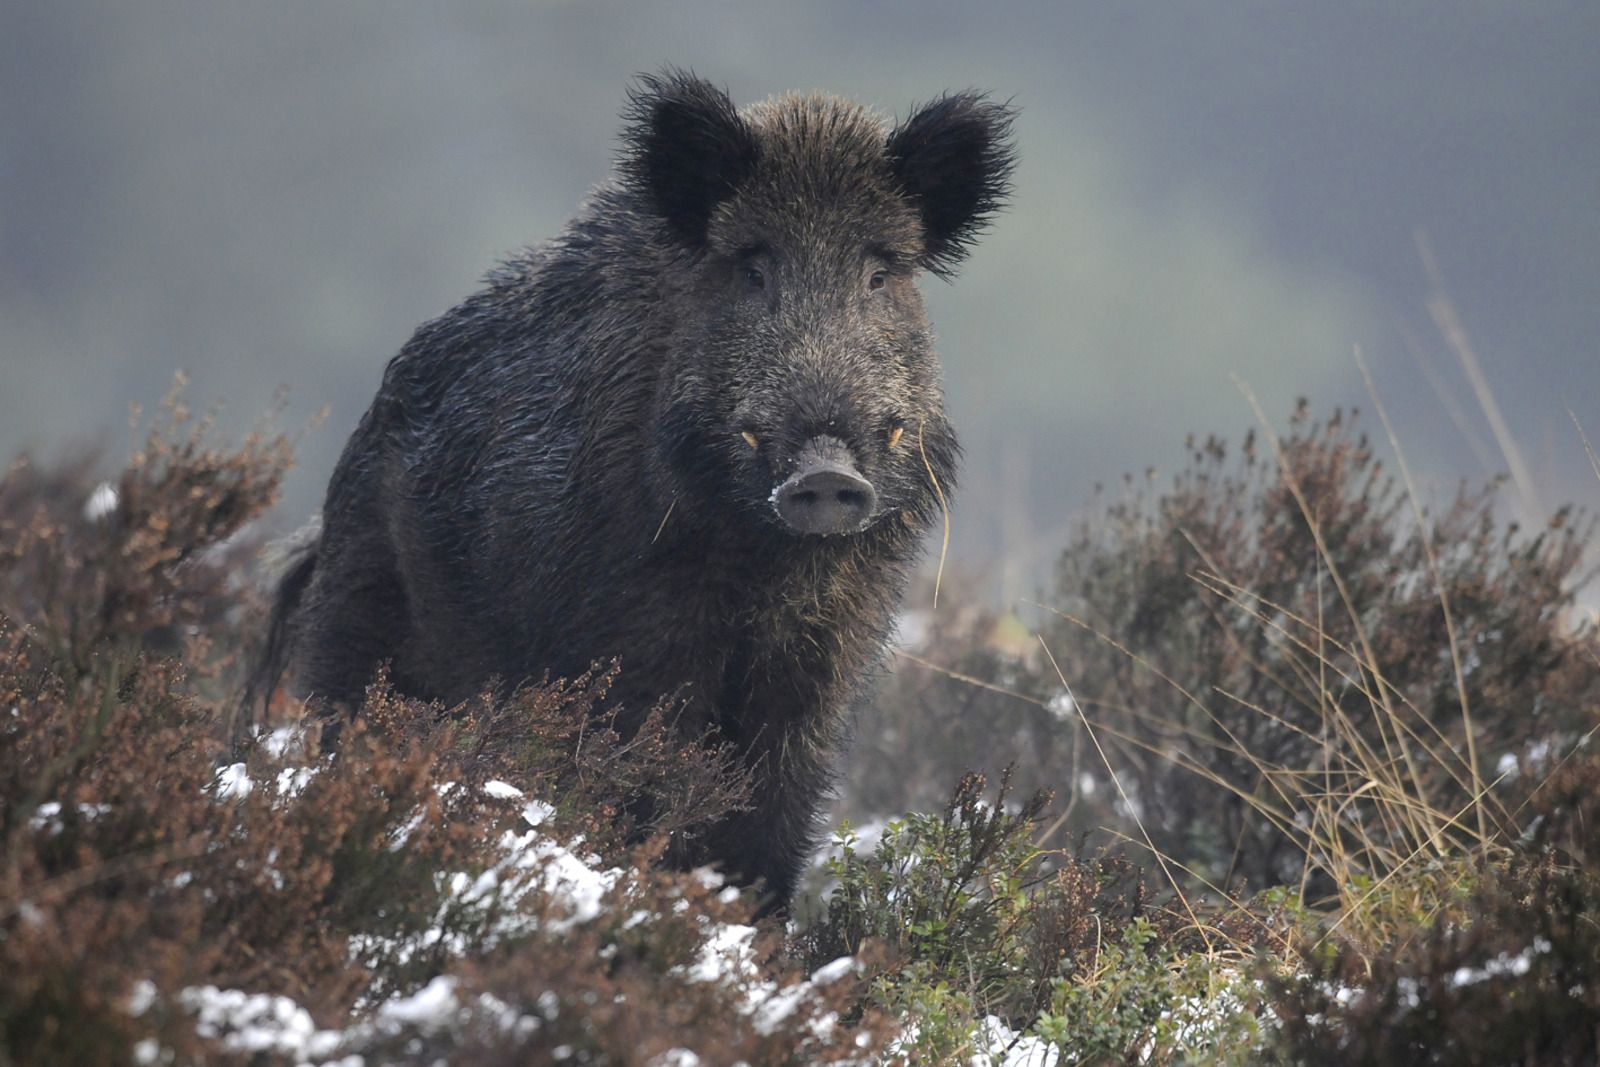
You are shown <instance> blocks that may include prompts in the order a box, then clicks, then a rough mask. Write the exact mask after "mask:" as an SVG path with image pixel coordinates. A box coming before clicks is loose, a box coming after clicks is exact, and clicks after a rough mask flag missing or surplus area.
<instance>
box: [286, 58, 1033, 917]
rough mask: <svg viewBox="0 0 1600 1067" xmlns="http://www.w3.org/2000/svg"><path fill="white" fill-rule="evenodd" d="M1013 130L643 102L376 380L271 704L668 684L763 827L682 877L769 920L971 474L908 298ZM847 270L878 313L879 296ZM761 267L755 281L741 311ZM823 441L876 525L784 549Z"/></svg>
mask: <svg viewBox="0 0 1600 1067" xmlns="http://www.w3.org/2000/svg"><path fill="white" fill-rule="evenodd" d="M1010 117H1011V116H1010V112H1009V111H1008V110H1007V109H1006V108H1004V107H1001V106H1000V105H996V104H992V103H989V102H987V101H985V100H984V99H983V98H982V97H980V96H977V95H973V94H963V95H959V96H951V97H945V98H941V99H940V100H938V101H935V103H934V104H933V105H930V106H929V108H927V109H923V110H922V111H919V112H918V113H917V114H916V115H915V116H914V117H913V118H912V119H910V120H909V121H908V122H907V123H906V124H903V125H902V126H901V127H899V128H898V129H897V130H895V131H890V130H889V129H887V128H886V126H885V125H884V124H883V123H882V122H881V120H879V119H878V118H877V117H876V116H874V115H873V114H871V113H870V112H867V111H865V110H863V109H861V108H859V107H856V106H855V105H852V104H849V103H847V102H844V101H841V100H838V99H836V98H833V97H827V96H804V97H802V96H785V97H780V98H776V99H774V100H770V101H767V102H765V103H762V104H759V105H756V106H754V107H752V108H750V109H748V110H747V111H745V112H742V113H741V112H738V111H736V110H735V109H734V108H733V106H732V105H731V104H730V103H729V102H728V100H727V98H726V96H725V95H724V94H722V93H721V92H720V91H719V90H717V89H715V88H713V87H711V86H710V85H708V84H707V83H705V82H703V81H701V80H699V79H697V78H694V77H693V76H691V75H687V74H683V73H679V72H672V71H669V72H667V73H665V74H663V75H660V76H657V77H646V78H642V79H640V81H639V83H638V84H637V85H636V87H635V89H634V91H633V93H632V95H631V97H630V103H629V107H628V110H627V113H626V115H625V119H626V122H627V126H626V128H625V133H624V153H623V156H622V159H621V160H620V164H619V168H618V177H617V178H616V179H615V180H613V181H612V182H610V183H608V184H607V185H604V186H602V187H601V188H600V189H599V190H597V191H596V192H595V193H594V194H593V196H592V197H591V199H590V200H589V201H588V203H587V204H586V205H585V206H584V207H583V209H582V211H581V212H580V214H579V215H578V217H577V218H576V219H575V220H574V221H573V222H572V223H571V224H570V225H569V226H568V227H567V229H566V231H565V232H564V233H563V234H562V235H561V236H559V237H557V238H556V239H554V240H553V241H551V242H549V243H548V244H546V245H544V246H542V247H539V248H536V249H532V250H529V251H527V252H525V253H523V254H521V255H519V256H517V257H515V258H513V259H512V260H511V261H509V262H507V263H505V264H504V265H503V266H502V267H501V268H500V269H499V270H497V271H496V272H495V273H494V274H493V275H492V276H491V277H490V278H489V280H488V284H487V286H486V288H484V289H483V290H482V291H481V292H479V293H477V294H476V295H474V296H472V297H471V298H469V299H468V300H467V301H466V302H464V303H463V304H461V305H460V306H459V307H457V308H455V309H453V310H451V311H449V312H447V313H445V314H444V315H442V316H441V317H439V318H437V319H435V320H433V321H432V322H430V323H428V324H426V325H424V326H423V327H422V328H421V329H419V330H418V331H417V333H416V335H415V336H414V337H413V338H412V339H411V340H410V342H409V343H407V344H406V346H405V347H404V349H403V350H402V351H401V352H400V354H399V355H398V356H397V357H396V358H395V359H394V360H393V361H391V363H390V364H389V366H388V369H387V370H386V372H385V374H384V377H383V384H382V387H381V388H380V390H379V392H378V396H377V398H376V399H375V400H374V402H373V404H372V406H371V408H370V409H369V410H368V411H367V413H366V415H365V417H364V418H363V419H362V421H361V424H360V426H359V428H358V429H357V430H356V432H355V434H354V435H353V436H352V437H351V439H350V442H349V444H348V445H347V446H346V448H345V451H344V453H343V455H342V457H341V458H340V460H339V463H338V466H337V468H336V469H335V471H334V474H333V478H332V481H331V483H330V485H329V488H328V495H327V500H326V505H325V507H324V510H323V531H322V534H321V537H320V539H319V540H318V542H317V544H316V545H315V547H314V548H313V549H310V550H308V551H306V552H305V553H303V554H302V555H301V556H300V557H298V558H297V560H296V561H295V562H294V563H293V565H292V566H291V569H290V570H289V571H288V573H287V576H286V578H285V580H284V582H283V585H282V587H281V590H280V597H279V602H278V605H277V607H276V609H275V612H274V619H273V627H272V635H273V636H272V638H271V641H270V644H269V654H268V656H267V658H266V660H265V661H264V663H263V667H262V674H261V676H260V678H261V679H263V680H265V686H264V687H265V688H267V689H270V688H271V686H272V685H273V684H275V683H276V681H277V678H278V676H279V674H280V673H286V675H287V677H288V679H289V680H290V683H291V685H292V687H293V688H294V689H295V690H296V691H297V692H299V693H301V694H304V695H306V696H308V697H311V698H314V699H317V700H321V701H323V702H325V703H326V704H327V705H328V706H329V707H330V708H346V709H348V708H354V707H357V706H359V704H360V701H361V698H362V694H363V691H364V688H365V687H366V686H367V684H368V683H369V682H371V680H372V678H373V676H374V673H375V672H376V671H377V669H378V668H379V667H380V666H381V665H383V664H385V663H387V664H389V665H390V670H391V677H392V679H393V682H394V684H395V685H396V686H397V687H398V688H399V689H400V690H402V691H403V692H406V693H409V694H413V695H416V696H420V697H425V698H433V699H439V700H443V701H446V702H453V701H457V700H461V699H465V698H466V697H469V696H471V695H473V694H475V693H477V692H479V691H481V690H482V689H483V687H484V686H485V685H486V684H488V683H490V682H491V681H495V682H496V683H497V684H498V685H500V686H501V687H502V689H508V688H510V687H514V686H516V685H519V684H522V683H524V682H527V681H529V680H536V679H538V678H540V677H541V676H543V675H544V674H545V673H546V672H549V673H550V674H551V675H553V676H571V675H575V674H578V673H580V672H582V671H584V670H585V669H587V668H588V667H589V666H590V665H591V664H592V663H594V662H596V661H605V660H609V659H611V658H612V657H617V658H619V659H620V661H621V667H622V671H621V675H620V679H619V683H618V685H617V687H616V688H615V689H614V690H613V691H612V694H611V702H612V706H614V707H620V708H621V709H622V710H621V714H622V717H623V721H624V723H625V724H627V723H630V722H633V721H636V720H637V717H639V716H640V715H642V714H644V713H645V712H646V711H647V710H648V709H649V708H650V707H651V706H653V705H654V704H655V703H656V702H657V701H658V700H659V699H660V698H662V697H663V696H664V695H667V694H675V695H676V696H677V698H678V699H679V700H681V701H682V704H683V713H682V716H681V720H680V721H681V723H682V725H683V728H684V729H685V730H686V731H688V732H689V733H692V734H695V735H702V734H710V735H712V736H714V737H717V738H719V739H722V740H725V741H729V742H732V743H733V745H734V746H736V749H737V751H739V752H740V753H741V754H742V758H743V759H744V761H745V763H746V765H747V766H748V767H749V768H750V770H751V772H752V774H753V776H754V784H755V789H754V798H755V800H754V807H753V808H752V809H751V810H750V811H748V812H744V813H741V814H739V815H737V816H735V817H733V818H731V819H730V820H728V821H727V822H726V823H725V824H723V825H722V826H720V827H718V828H717V829H716V830H715V831H714V832H713V833H712V834H711V835H710V836H709V837H708V838H707V839H706V840H704V841H702V842H699V843H698V845H697V846H695V847H693V848H691V849H689V850H687V851H685V852H683V853H681V854H680V856H679V859H680V860H681V861H682V862H685V863H697V862H705V861H714V862H718V863H720V864H722V865H723V866H724V867H725V868H726V869H727V870H728V871H729V872H730V873H731V874H733V875H734V876H735V877H736V878H738V879H740V880H741V881H745V882H752V881H756V880H762V881H764V883H765V885H766V886H767V887H768V889H769V890H770V892H771V894H772V899H773V900H774V901H775V902H777V904H778V905H779V906H782V905H783V904H784V903H785V902H787V900H788V898H789V896H790V894H791V892H792V889H793V885H794V880H795V878H796V876H797V874H798V872H799V870H800V867H801V865H802V864H803V862H804V860H805V858H806V856H807V854H808V853H809V851H810V850H811V848H812V847H813V844H814V835H815V830H816V827H815V816H816V812H817V809H818V806H819V804H820V801H821V799H822V797H823V795H824V793H825V790H826V788H827V784H828V767H829V763H830V759H831V756H832V754H833V752H834V750H835V748H836V745H837V743H838V739H839V731H840V727H841V724H842V721H843V717H844V712H845V711H846V709H847V708H848V706H849V705H850V704H851V702H852V701H853V700H854V699H855V698H856V697H857V696H858V695H859V693H860V692H861V690H862V688H863V686H864V684H865V682H866V681H867V680H868V679H869V678H870V676H871V675H872V673H873V671H874V669H875V666H876V665H877V664H878V663H879V661H880V657H881V654H882V649H883V647H884V642H885V639H886V638H887V635H888V633H889V630H890V627H891V624H892V620H893V616H894V612H895V610H896V607H897V604H898V601H899V598H900V595H901V592H902V588H903V585H904V583H905V579H906V575H907V572H908V569H909V567H910V565H911V564H912V562H913V560H914V559H915V558H916V556H917V554H918V550H919V545H920V543H921V540H922V535H923V533H924V532H925V531H926V530H927V529H928V527H929V525H930V523H931V522H932V521H933V520H934V518H935V517H936V516H937V514H938V502H937V498H936V494H935V491H934V489H933V485H932V482H931V481H930V477H929V474H930V472H929V470H928V469H927V468H928V467H931V468H932V472H933V473H934V474H935V475H936V476H937V478H938V481H939V483H940V484H941V485H943V486H944V487H946V489H948V488H949V487H950V486H951V484H952V483H953V480H954V467H955V462H956V457H957V451H958V450H957V446H956V441H955V437H954V435H953V433H952V431H951V429H950V427H949V425H948V423H947V422H946V420H945V416H944V411H943V402H942V397H941V394H940V386H939V368H938V363H937V359H936V357H935V356H934V354H933V350H932V340H931V335H930V332H929V329H928V325H927V322H926V319H925V316H924V315H923V312H922V305H921V299H920V296H919V295H918V294H917V292H916V287H915V284H914V275H915V274H916V273H917V272H918V271H920V270H925V269H926V270H935V271H939V272H946V271H948V270H949V269H951V268H952V267H953V265H954V263H955V262H956V261H957V260H958V259H959V258H960V256H961V255H962V254H963V253H964V252H965V250H966V248H967V246H968V245H969V244H970V242H971V241H972V239H973V237H974V236H975V234H976V233H977V232H978V230H979V229H980V228H981V227H982V226H983V225H984V224H985V223H986V222H987V221H988V219H989V216H990V215H991V214H992V213H993V212H994V211H995V210H996V209H997V208H998V206H999V204H1000V201H1001V199H1002V198H1003V196H1004V193H1005V189H1006V179H1007V177H1008V175H1009V173H1010V169H1011V149H1010V142H1009V140H1008V134H1009V122H1010ZM864 256H870V257H873V258H871V259H870V260H864V259H863V257H864ZM861 262H869V263H878V262H882V263H884V264H886V265H887V269H888V270H889V272H890V283H889V284H886V285H885V287H884V289H885V290H892V291H887V292H885V293H882V294H876V295H874V296H872V297H870V298H869V297H864V296H863V295H862V293H861V292H859V291H858V286H857V277H858V274H859V270H858V264H859V263H861ZM753 263H759V264H762V265H763V269H764V270H766V271H769V272H770V274H771V284H770V291H769V289H767V288H762V289H760V290H755V289H752V288H750V287H749V286H748V285H746V287H745V288H740V286H741V284H744V281H746V280H747V275H748V271H749V269H750V264H753ZM741 272H743V273H741ZM862 277H864V276H862ZM878 295H881V296H882V299H881V300H879V299H877V298H876V297H877V296H878ZM896 426H900V427H903V428H904V440H903V441H902V442H900V443H899V444H898V447H896V448H890V447H888V442H889V441H890V439H891V437H892V435H893V431H894V428H895V427H896ZM823 432H826V433H828V434H831V435H835V436H837V437H839V438H840V439H842V440H844V441H845V442H846V443H847V444H848V445H849V446H850V449H851V452H852V454H853V455H854V456H855V457H856V459H857V464H858V467H859V469H860V471H861V473H862V474H863V476H865V477H866V478H868V479H869V480H871V481H872V482H873V484H874V486H875V487H876V488H877V491H878V495H879V514H878V515H876V516H875V521H874V522H873V523H872V525H871V526H870V527H869V528H868V529H866V530H865V531H863V532H861V533H857V534H852V535H848V536H839V537H803V536H799V535H796V534H795V533H793V532H792V531H790V530H789V529H787V528H786V527H785V526H784V525H783V524H782V523H781V522H780V521H779V520H778V518H777V516H776V515H775V513H774V512H773V509H772V507H771V505H770V503H769V496H770V493H771V490H772V487H773V486H774V485H775V484H776V483H777V482H778V481H780V480H781V479H782V477H783V474H784V471H785V469H786V466H787V465H788V464H790V462H791V457H792V455H793V453H794V452H795V450H797V449H798V448H799V446H800V445H801V444H802V443H804V441H805V440H807V439H809V438H810V437H811V436H813V435H815V434H818V433H823ZM743 433H750V434H751V435H752V436H754V437H755V438H756V439H757V441H758V447H757V448H755V449H752V448H751V447H750V446H749V444H748V443H747V442H746V440H745V439H744V438H743V437H742V436H741V435H742V434H743ZM919 438H920V441H919ZM919 445H920V447H919ZM924 453H925V454H926V463H925V462H924V458H923V456H924Z"/></svg>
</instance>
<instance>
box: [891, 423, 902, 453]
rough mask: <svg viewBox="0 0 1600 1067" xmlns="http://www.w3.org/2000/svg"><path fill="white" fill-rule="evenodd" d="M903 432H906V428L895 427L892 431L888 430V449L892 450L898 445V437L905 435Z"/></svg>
mask: <svg viewBox="0 0 1600 1067" xmlns="http://www.w3.org/2000/svg"><path fill="white" fill-rule="evenodd" d="M905 432H906V428H905V427H904V426H896V427H895V428H894V429H892V430H890V431H889V447H890V448H893V447H894V446H895V445H897V444H899V443H900V435H901V434H903V433H905Z"/></svg>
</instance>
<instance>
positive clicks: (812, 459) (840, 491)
mask: <svg viewBox="0 0 1600 1067" xmlns="http://www.w3.org/2000/svg"><path fill="white" fill-rule="evenodd" d="M772 506H773V507H774V508H776V509H777V512H778V516H779V517H780V518H781V519H783V521H784V522H785V523H787V524H788V525H789V528H790V529H792V530H794V531H796V532H797V533H803V534H822V535H824V536H826V535H828V534H843V533H854V532H855V531H857V530H860V529H863V528H864V527H865V526H866V525H867V522H868V521H869V520H870V519H871V518H872V513H873V510H874V509H875V508H876V507H877V506H878V492H877V490H875V489H873V488H872V483H871V482H869V481H867V480H866V479H865V478H863V477H862V476H861V473H860V472H859V471H857V470H856V465H855V462H854V461H853V460H852V459H851V458H850V450H849V449H848V448H847V447H845V444H844V442H843V441H840V440H838V439H836V438H833V437H814V438H812V439H811V440H810V441H808V442H806V444H805V445H804V446H803V447H802V448H801V449H800V451H799V453H798V454H797V455H796V456H795V464H794V473H793V474H791V475H790V476H789V478H788V480H787V481H785V482H784V483H783V484H782V485H780V486H778V488H776V489H774V490H773V491H772Z"/></svg>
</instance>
